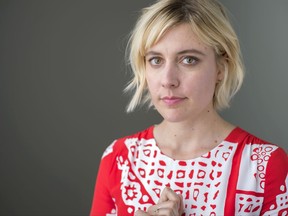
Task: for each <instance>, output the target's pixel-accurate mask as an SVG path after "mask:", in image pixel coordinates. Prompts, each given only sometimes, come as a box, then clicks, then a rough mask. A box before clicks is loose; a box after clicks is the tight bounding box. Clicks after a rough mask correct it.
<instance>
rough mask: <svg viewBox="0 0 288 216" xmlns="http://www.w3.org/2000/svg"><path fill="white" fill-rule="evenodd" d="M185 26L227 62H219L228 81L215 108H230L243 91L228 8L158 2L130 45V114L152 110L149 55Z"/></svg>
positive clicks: (194, 0)
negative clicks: (173, 31)
mask: <svg viewBox="0 0 288 216" xmlns="http://www.w3.org/2000/svg"><path fill="white" fill-rule="evenodd" d="M181 23H188V24H190V25H191V27H192V30H193V32H194V33H195V34H196V35H197V37H198V38H199V39H200V40H201V41H202V42H203V43H205V44H206V45H208V46H211V47H212V48H213V49H214V51H215V54H216V56H217V57H221V58H222V59H223V58H224V59H225V61H220V60H219V59H220V58H216V59H217V60H216V61H217V64H218V65H219V66H221V68H222V69H223V70H224V78H223V80H221V82H220V83H218V84H217V85H216V87H215V93H214V98H213V104H214V108H215V109H217V110H221V109H223V108H227V107H229V102H230V100H231V98H232V97H233V96H234V95H235V94H236V93H237V91H238V90H239V89H240V87H241V85H242V82H243V78H244V69H243V64H242V57H241V51H240V46H239V41H238V38H237V35H236V33H235V31H234V30H233V28H232V26H231V24H230V21H229V19H228V17H227V15H226V12H225V9H224V7H223V6H222V5H221V4H220V3H219V2H218V1H216V0H158V1H157V2H156V3H155V4H153V5H151V6H149V7H147V8H144V9H142V14H141V16H140V17H139V19H138V21H137V23H136V25H135V27H134V30H133V31H132V33H131V36H130V38H129V41H128V46H127V54H128V56H127V57H128V60H129V64H130V66H131V69H132V72H133V77H132V80H131V81H130V82H129V84H128V85H127V87H126V88H125V91H126V92H127V91H132V92H133V93H134V94H133V96H132V99H131V101H130V103H129V104H128V106H127V112H131V111H133V110H134V109H135V108H136V107H137V106H138V105H143V104H145V103H148V104H150V106H151V97H150V95H149V91H148V87H147V83H146V77H145V53H146V51H147V49H149V48H150V47H152V46H153V45H154V44H156V43H157V42H158V41H159V39H160V38H161V37H162V36H163V35H164V34H165V32H167V31H168V30H169V29H170V28H171V27H173V26H175V25H178V24H181ZM220 64H221V65H220Z"/></svg>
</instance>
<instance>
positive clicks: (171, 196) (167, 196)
mask: <svg viewBox="0 0 288 216" xmlns="http://www.w3.org/2000/svg"><path fill="white" fill-rule="evenodd" d="M167 200H172V201H177V202H178V201H179V196H178V194H176V193H175V192H174V191H173V190H172V189H171V188H170V187H165V188H164V190H163V191H162V193H161V195H160V199H159V201H158V203H161V202H165V201H167Z"/></svg>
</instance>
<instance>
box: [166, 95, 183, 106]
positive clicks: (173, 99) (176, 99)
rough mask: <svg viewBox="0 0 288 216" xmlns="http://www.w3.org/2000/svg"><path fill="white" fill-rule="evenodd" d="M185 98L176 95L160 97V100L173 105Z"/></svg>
mask: <svg viewBox="0 0 288 216" xmlns="http://www.w3.org/2000/svg"><path fill="white" fill-rule="evenodd" d="M185 99H186V98H185V97H177V96H172V97H168V96H167V97H161V100H162V101H163V102H164V103H165V104H166V105H168V106H173V105H177V104H179V103H181V102H182V101H184V100H185Z"/></svg>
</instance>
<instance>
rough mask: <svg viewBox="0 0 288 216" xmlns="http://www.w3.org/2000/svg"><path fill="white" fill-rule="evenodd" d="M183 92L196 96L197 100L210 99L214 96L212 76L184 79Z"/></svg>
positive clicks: (214, 82)
mask: <svg viewBox="0 0 288 216" xmlns="http://www.w3.org/2000/svg"><path fill="white" fill-rule="evenodd" d="M184 82H185V85H183V86H185V91H186V92H187V93H188V94H192V95H198V97H199V98H202V99H204V98H207V97H208V98H211V97H213V95H214V91H215V86H216V81H215V77H214V76H211V75H210V76H208V75H204V74H201V75H197V76H195V77H193V78H190V79H188V78H187V79H184Z"/></svg>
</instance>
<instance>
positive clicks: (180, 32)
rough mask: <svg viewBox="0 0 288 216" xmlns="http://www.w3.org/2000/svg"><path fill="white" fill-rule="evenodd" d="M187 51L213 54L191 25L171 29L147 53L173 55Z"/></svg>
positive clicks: (185, 24) (184, 24)
mask: <svg viewBox="0 0 288 216" xmlns="http://www.w3.org/2000/svg"><path fill="white" fill-rule="evenodd" d="M187 49H194V50H199V51H202V52H204V51H205V52H209V51H210V52H213V49H212V48H211V47H209V46H207V45H206V44H204V43H203V42H202V41H201V40H200V39H199V38H198V37H197V35H196V34H195V33H194V32H193V30H192V28H191V26H190V25H189V24H187V23H182V24H179V25H176V26H173V27H171V28H170V29H169V30H168V31H167V32H166V33H165V34H164V35H163V36H162V37H161V38H160V39H159V40H158V41H157V42H156V43H155V44H153V45H152V46H151V47H150V48H148V49H147V51H146V53H148V52H151V51H155V52H161V53H162V52H169V53H171V52H172V53H173V52H180V51H181V50H187Z"/></svg>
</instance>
